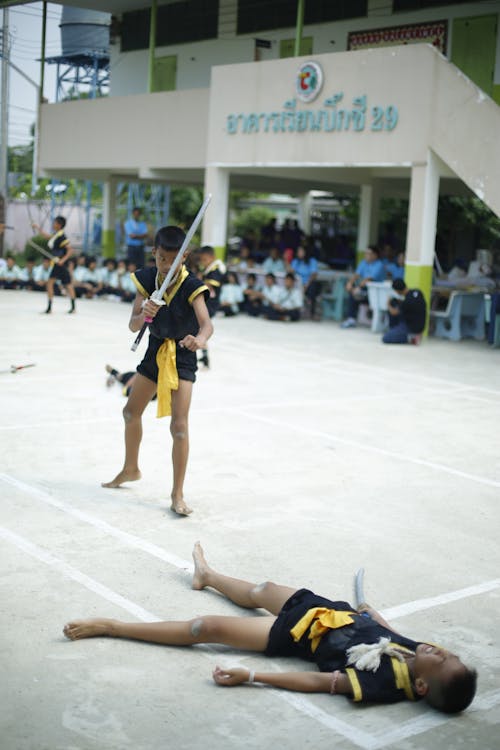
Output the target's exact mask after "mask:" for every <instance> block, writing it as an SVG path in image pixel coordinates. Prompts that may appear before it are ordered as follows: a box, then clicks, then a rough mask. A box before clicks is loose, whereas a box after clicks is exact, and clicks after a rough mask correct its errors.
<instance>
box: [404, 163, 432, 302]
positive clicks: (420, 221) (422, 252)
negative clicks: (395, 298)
mask: <svg viewBox="0 0 500 750" xmlns="http://www.w3.org/2000/svg"><path fill="white" fill-rule="evenodd" d="M438 199H439V166H438V162H437V158H436V157H435V156H434V154H433V153H432V152H431V151H429V152H428V157H427V162H426V163H424V164H417V165H414V166H413V167H412V170H411V186H410V203H409V210H408V231H407V234H406V257H405V283H406V285H407V286H408V287H410V288H417V289H420V291H421V292H422V293H423V295H424V297H425V298H426V300H427V305H428V306H429V305H430V299H431V289H432V268H433V265H434V248H435V243H436V223H437V212H438Z"/></svg>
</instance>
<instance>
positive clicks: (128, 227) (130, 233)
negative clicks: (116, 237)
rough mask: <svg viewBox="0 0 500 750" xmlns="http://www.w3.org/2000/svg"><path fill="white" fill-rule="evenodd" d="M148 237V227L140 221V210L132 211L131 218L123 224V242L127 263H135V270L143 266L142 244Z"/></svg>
mask: <svg viewBox="0 0 500 750" xmlns="http://www.w3.org/2000/svg"><path fill="white" fill-rule="evenodd" d="M147 236H148V227H147V224H146V222H145V221H142V219H141V209H140V208H138V207H137V206H136V207H135V208H133V209H132V216H131V218H130V219H127V221H126V222H125V241H126V243H127V263H135V265H136V267H137V268H144V266H145V261H146V258H145V252H144V243H145V240H146V238H147Z"/></svg>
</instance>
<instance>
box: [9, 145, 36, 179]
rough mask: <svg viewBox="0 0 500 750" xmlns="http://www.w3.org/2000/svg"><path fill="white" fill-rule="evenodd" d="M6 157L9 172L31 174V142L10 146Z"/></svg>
mask: <svg viewBox="0 0 500 750" xmlns="http://www.w3.org/2000/svg"><path fill="white" fill-rule="evenodd" d="M7 158H8V165H9V172H16V173H19V172H26V173H27V175H31V170H32V168H33V166H32V165H33V144H32V143H30V144H29V145H28V146H10V147H9V149H8V157H7ZM30 179H31V177H30Z"/></svg>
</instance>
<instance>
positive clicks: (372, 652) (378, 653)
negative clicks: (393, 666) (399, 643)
mask: <svg viewBox="0 0 500 750" xmlns="http://www.w3.org/2000/svg"><path fill="white" fill-rule="evenodd" d="M390 643H391V642H390V640H389V638H379V641H378V643H359V644H358V645H357V646H351V648H349V649H347V656H348V657H349V658H348V660H347V663H348V664H352V666H354V667H356V669H359V670H361V671H364V672H368V671H372V672H376V671H377V669H378V668H379V667H380V660H381V658H382V655H383V654H386V655H387V656H395V657H396V659H398V661H404V656H403V655H402V654H401V652H400V651H399V650H398V649H396V648H394V647H393V646H391V645H390Z"/></svg>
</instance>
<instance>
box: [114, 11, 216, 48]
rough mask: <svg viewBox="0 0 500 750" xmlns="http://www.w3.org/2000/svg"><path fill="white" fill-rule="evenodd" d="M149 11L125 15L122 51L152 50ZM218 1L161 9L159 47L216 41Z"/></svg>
mask: <svg viewBox="0 0 500 750" xmlns="http://www.w3.org/2000/svg"><path fill="white" fill-rule="evenodd" d="M149 19H150V11H149V10H137V11H133V12H131V13H124V14H123V19H122V23H121V50H122V52H130V51H132V50H137V49H148V47H149ZM218 20H219V0H181V1H180V2H174V3H169V4H168V5H160V6H159V7H158V13H157V18H156V46H157V47H167V46H169V45H171V44H182V43H184V42H198V41H201V40H202V39H217V26H218Z"/></svg>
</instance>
